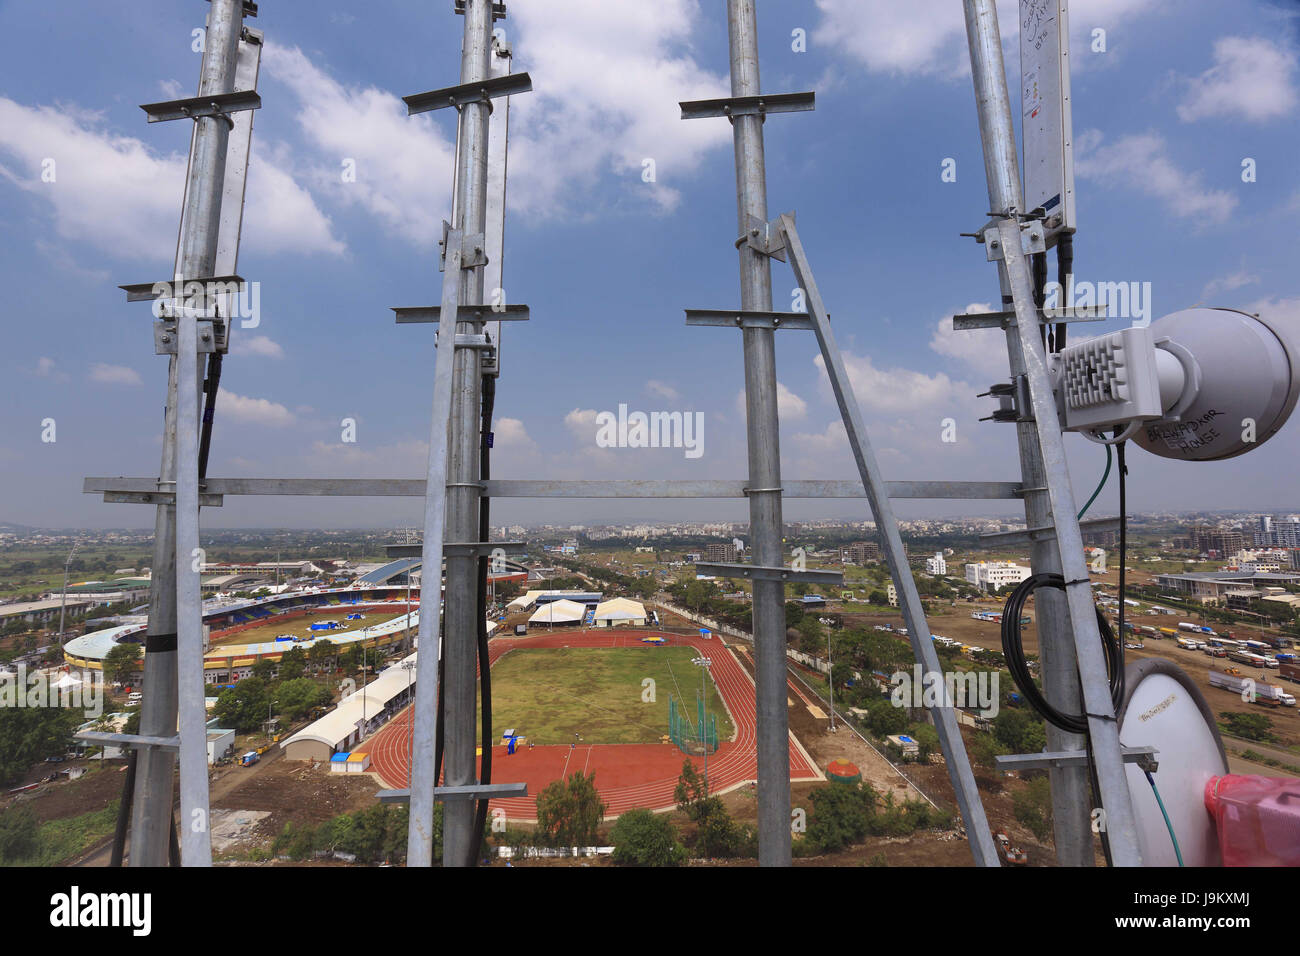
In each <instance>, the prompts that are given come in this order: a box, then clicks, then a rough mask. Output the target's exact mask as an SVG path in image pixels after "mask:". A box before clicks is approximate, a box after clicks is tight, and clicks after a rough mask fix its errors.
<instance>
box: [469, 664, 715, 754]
mask: <svg viewBox="0 0 1300 956" xmlns="http://www.w3.org/2000/svg"><path fill="white" fill-rule="evenodd" d="M695 656H696V651H694V650H693V649H692V648H689V647H629V648H621V647H620V648H612V647H559V648H522V649H517V650H513V651H511V652H510V653H508V654H506V655H505V656H504V657H502V658H501V659H500V660H499V661H497V662H496V664H494V665H493V667H492V732H493V739H496V740H499V739H500V738H501V734H502V732H503V731H505V730H506V729H507V728H513V729H514V731H515V733H518V734H523V735H525V736H527V737H528V739H529V740H531V741H532V742H533V743H535V744H538V745H539V746H540V745H544V744H565V743H572V742H573V740H574V736H573V735H574V734H581V735H582V742H583V743H588V744H651V743H658V742H659V738H660V737H662V736H663V735H664V734H666V733H668V698H669V696H670V695H672V696H675V697H677V698H678V700H679V701H684V702H685V703H686V712H687V713H688V714H689V715H690V717H691V719H692V720H694V718H695V713H696V711H695V706H696V705H695V698H696V694H697V693H699V690H700V668H698V667H696V666H695V665H694V664H692V663H691V658H692V657H695ZM646 678H650V679H651V680H653V681H654V682H655V683H654V691H655V694H654V696H655V700H654V701H653V702H647V701H643V700H642V695H643V693H645V692H644V690H643V686H644V685H643V683H642V682H643V681H644V680H645V679H646ZM706 686H707V690H708V696H707V698H706V699H705V705H706V706H707V707H708V710H709V713H710V714H713V715H715V717H716V720H717V725H718V739H719V740H729V739H730V738H731V736H732V734H733V732H734V728H733V726H732V723H731V718H730V717H729V716H728V715H727V711H726V708H725V707H723V706H722V699H721V697H720V696H719V695H718V689H717V687H716V686H714V684H713V680H712V678H708V679H707V682H706Z"/></svg>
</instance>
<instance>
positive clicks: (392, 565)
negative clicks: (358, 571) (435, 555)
mask: <svg viewBox="0 0 1300 956" xmlns="http://www.w3.org/2000/svg"><path fill="white" fill-rule="evenodd" d="M422 561H423V559H422V558H398V559H397V560H396V561H389V562H388V563H387V564H385V565H383V566H382V567H380V568H377V569H376V570H374V571H371V572H370V573H369V574H364V575H362V576H361V577H359V578H357V580H356V583H357V584H387V583H388V582H389V581H391V580H392V579H393V578H396V577H400V576H401V575H403V574H406V573H407V572H409V571H413V570H415V569H416V568H418V567H419V566H420V564H421V563H422Z"/></svg>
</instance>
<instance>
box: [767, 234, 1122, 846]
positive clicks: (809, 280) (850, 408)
mask: <svg viewBox="0 0 1300 956" xmlns="http://www.w3.org/2000/svg"><path fill="white" fill-rule="evenodd" d="M780 223H781V229H782V231H783V232H784V233H785V247H786V251H787V252H788V253H789V256H790V265H791V268H792V269H793V270H794V274H795V281H796V282H797V283H798V284H799V287H800V288H802V289H803V290H804V296H805V301H806V302H807V304H808V313H809V315H810V316H811V318H812V321H813V325H814V330H815V331H816V333H817V343H818V345H819V346H820V347H821V353H822V358H823V360H824V361H825V364H826V372H827V375H828V376H829V377H830V381H831V388H832V390H833V391H834V392H835V400H836V402H837V403H838V404H839V407H840V416H841V417H842V419H843V421H844V430H845V432H846V434H847V435H848V439H849V445H850V447H851V448H852V449H853V457H854V459H855V460H856V461H857V465H858V472H859V474H860V475H861V476H862V484H863V487H864V488H865V489H866V492H867V499H868V501H869V502H870V503H871V512H872V514H873V515H874V516H875V519H876V527H877V528H878V529H879V530H880V537H881V544H882V550H883V551H884V553H885V556H886V560H887V561H888V563H889V571H890V575H891V576H892V577H893V579H894V587H895V588H896V589H897V590H898V597H899V604H900V605H901V606H902V611H903V618H904V619H905V620H906V621H907V637H908V640H909V641H911V643H912V650H913V653H915V655H916V659H917V661H918V662H919V663H920V664H921V665H922V667H924V669H925V670H926V671H927V672H928V673H932V674H934V675H937V676H940V677H941V675H942V674H943V669H942V667H941V665H940V663H939V655H938V654H937V653H936V651H935V649H934V641H933V640H932V639H931V637H930V629H929V626H928V624H927V623H926V620H925V614H924V612H923V611H922V609H921V596H920V594H919V593H917V590H916V582H915V581H914V580H913V579H912V572H911V570H910V568H909V567H908V563H907V555H906V553H905V552H904V551H903V539H902V536H901V535H900V534H899V531H898V521H897V519H895V517H894V511H893V506H892V505H891V504H890V502H889V493H888V490H887V487H886V484H885V481H884V479H883V477H882V476H881V473H880V466H879V464H878V463H877V462H876V458H875V455H874V453H873V452H872V449H871V444H870V442H869V440H868V439H867V430H866V426H865V425H864V424H863V421H862V410H861V407H860V406H859V405H858V400H857V397H856V396H855V395H854V393H853V386H852V384H851V383H850V382H849V377H848V372H847V370H846V369H845V367H844V360H843V358H842V357H841V356H840V350H839V346H837V345H836V343H835V337H834V334H833V333H832V331H831V323H830V316H829V315H828V314H827V312H826V307H825V305H824V304H823V302H822V297H821V292H820V291H819V290H818V288H817V282H816V280H815V279H814V278H813V274H812V269H811V267H810V266H809V264H808V258H807V256H806V255H805V254H804V248H803V243H802V242H801V241H800V239H799V233H798V231H797V230H796V229H795V224H794V216H793V215H791V214H789V213H786V214H785V215H783V216H781V218H780ZM1098 648H1099V649H1100V645H1098ZM941 684H942V681H941ZM944 686H945V687H946V685H944ZM944 696H945V698H946V697H947V693H946V690H945V694H944ZM930 713H931V716H932V717H933V718H934V726H935V729H936V730H937V731H938V732H939V743H940V744H941V746H942V748H943V756H944V760H945V762H946V763H947V766H948V776H949V778H950V779H951V781H952V787H953V791H954V792H955V793H956V795H957V805H958V807H960V809H961V815H962V819H963V820H964V821H965V823H966V836H967V839H968V840H969V841H970V848H971V853H972V855H973V856H974V857H975V863H976V864H977V865H979V866H998V865H999V862H998V855H997V849H996V847H995V846H994V845H993V835H992V833H991V832H990V830H989V824H988V820H987V818H986V817H985V814H984V804H983V803H982V801H981V800H980V794H979V789H978V788H977V787H976V785H975V775H974V773H973V772H972V770H971V765H970V759H969V757H968V756H967V754H966V746H965V744H964V742H963V741H962V737H961V729H960V726H959V725H958V723H957V715H956V712H955V710H954V709H953V705H952V701H951V700H947V699H945V700H944V702H943V704H942V705H941V706H937V707H931V708H930Z"/></svg>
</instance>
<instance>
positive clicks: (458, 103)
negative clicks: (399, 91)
mask: <svg viewBox="0 0 1300 956" xmlns="http://www.w3.org/2000/svg"><path fill="white" fill-rule="evenodd" d="M532 88H533V78H532V77H531V76H529V75H528V74H527V73H507V74H505V75H503V76H494V77H492V78H491V79H487V80H480V81H478V82H477V83H461V84H460V85H458V86H448V87H444V88H443V89H440V90H429V91H428V92H427V93H412V94H411V95H410V96H403V97H402V102H403V103H405V104H406V113H407V115H408V116H414V115H416V114H417V113H428V112H431V111H432V110H441V109H446V108H447V107H449V106H451V107H454V108H456V109H460V108H461V107H462V106H466V105H468V104H470V103H487V104H488V108H489V109H491V108H492V100H494V99H495V98H497V97H498V96H514V95H515V94H516V93H527V92H528V91H529V90H531V89H532Z"/></svg>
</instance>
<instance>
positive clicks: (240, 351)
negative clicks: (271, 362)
mask: <svg viewBox="0 0 1300 956" xmlns="http://www.w3.org/2000/svg"><path fill="white" fill-rule="evenodd" d="M230 352H231V354H232V355H251V356H257V357H258V358H275V359H278V358H284V349H283V348H281V346H280V343H279V342H277V341H275V340H274V339H272V338H269V337H267V336H265V335H253V336H244V335H240V334H238V333H235V334H233V335H232V336H231V338H230Z"/></svg>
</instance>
